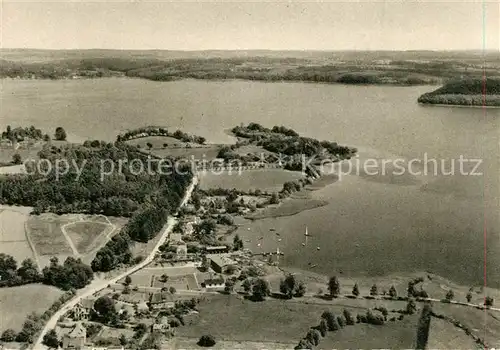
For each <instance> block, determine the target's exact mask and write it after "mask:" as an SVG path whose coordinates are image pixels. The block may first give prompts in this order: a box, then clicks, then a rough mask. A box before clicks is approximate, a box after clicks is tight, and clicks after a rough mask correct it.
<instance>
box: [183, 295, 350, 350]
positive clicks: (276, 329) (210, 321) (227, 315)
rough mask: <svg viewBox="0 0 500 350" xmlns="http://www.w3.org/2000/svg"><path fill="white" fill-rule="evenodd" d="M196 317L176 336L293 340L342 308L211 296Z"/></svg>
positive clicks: (199, 307) (256, 340)
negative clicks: (326, 312)
mask: <svg viewBox="0 0 500 350" xmlns="http://www.w3.org/2000/svg"><path fill="white" fill-rule="evenodd" d="M198 309H199V319H198V320H197V322H194V323H193V324H192V325H189V326H186V327H180V328H179V329H178V330H177V334H178V336H180V337H186V338H196V339H199V337H200V335H203V334H211V335H213V336H214V337H215V339H216V340H217V341H239V342H246V341H251V342H278V343H287V344H288V343H294V344H295V345H296V344H297V343H298V342H299V340H300V339H301V338H302V337H303V336H305V335H306V333H307V331H308V330H309V328H310V327H312V326H316V325H317V324H318V323H319V320H320V317H321V314H322V313H323V311H325V310H327V309H328V310H331V311H333V312H334V313H336V314H340V312H342V307H338V306H331V305H328V306H327V305H313V304H309V305H307V304H304V303H293V302H292V303H287V302H286V301H280V300H272V299H269V300H267V301H265V302H251V301H248V300H244V299H243V297H241V296H235V295H214V296H210V297H207V298H204V300H202V302H201V303H200V304H199V305H198Z"/></svg>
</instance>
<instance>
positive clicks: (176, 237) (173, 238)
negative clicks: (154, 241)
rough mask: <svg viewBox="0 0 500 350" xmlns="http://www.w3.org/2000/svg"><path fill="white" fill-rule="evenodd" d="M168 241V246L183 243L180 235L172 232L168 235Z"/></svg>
mask: <svg viewBox="0 0 500 350" xmlns="http://www.w3.org/2000/svg"><path fill="white" fill-rule="evenodd" d="M169 241H170V244H175V243H184V242H183V241H182V233H174V232H172V233H171V234H170V238H169Z"/></svg>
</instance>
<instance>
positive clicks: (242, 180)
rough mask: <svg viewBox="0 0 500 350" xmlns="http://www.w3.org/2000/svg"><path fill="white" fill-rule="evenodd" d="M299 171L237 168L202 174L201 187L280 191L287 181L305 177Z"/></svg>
mask: <svg viewBox="0 0 500 350" xmlns="http://www.w3.org/2000/svg"><path fill="white" fill-rule="evenodd" d="M303 177H304V175H302V174H301V173H300V172H298V171H288V170H282V169H256V170H245V171H242V172H241V173H239V172H238V170H237V169H235V170H234V171H232V172H228V171H224V172H212V171H207V172H206V173H202V174H200V188H201V189H204V190H206V189H210V188H226V189H232V188H236V189H237V190H240V191H249V190H256V189H260V190H261V191H264V192H278V191H280V190H281V189H282V188H283V184H284V183H285V182H287V181H295V180H299V179H301V178H303Z"/></svg>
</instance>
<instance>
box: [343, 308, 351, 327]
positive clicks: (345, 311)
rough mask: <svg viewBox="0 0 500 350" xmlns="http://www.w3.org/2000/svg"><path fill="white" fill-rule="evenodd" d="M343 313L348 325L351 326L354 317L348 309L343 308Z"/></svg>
mask: <svg viewBox="0 0 500 350" xmlns="http://www.w3.org/2000/svg"><path fill="white" fill-rule="evenodd" d="M343 314H344V318H345V322H346V324H347V325H348V326H352V325H353V324H354V318H353V317H352V315H351V313H350V312H349V310H347V309H344V310H343Z"/></svg>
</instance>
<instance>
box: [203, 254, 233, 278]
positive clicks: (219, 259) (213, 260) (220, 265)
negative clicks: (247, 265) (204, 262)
mask: <svg viewBox="0 0 500 350" xmlns="http://www.w3.org/2000/svg"><path fill="white" fill-rule="evenodd" d="M207 258H208V259H209V260H210V267H211V268H212V270H214V271H215V272H217V273H222V272H223V271H224V269H225V268H226V267H227V266H229V265H235V264H236V262H235V261H234V260H232V259H229V258H228V257H227V256H224V255H220V254H213V255H207Z"/></svg>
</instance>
